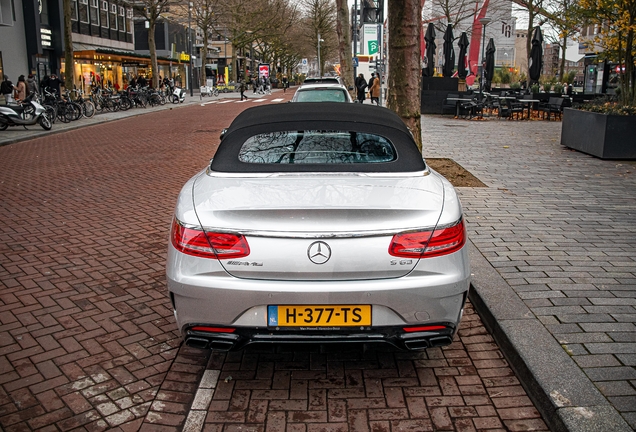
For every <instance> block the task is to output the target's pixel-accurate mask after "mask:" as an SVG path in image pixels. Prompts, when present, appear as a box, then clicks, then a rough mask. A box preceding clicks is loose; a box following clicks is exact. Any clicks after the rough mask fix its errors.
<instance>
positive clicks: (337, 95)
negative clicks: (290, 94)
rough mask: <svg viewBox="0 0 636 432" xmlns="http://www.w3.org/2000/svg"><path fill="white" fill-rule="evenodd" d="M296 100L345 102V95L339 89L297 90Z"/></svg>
mask: <svg viewBox="0 0 636 432" xmlns="http://www.w3.org/2000/svg"><path fill="white" fill-rule="evenodd" d="M296 102H347V97H346V95H345V92H344V91H343V90H340V89H312V90H298V94H297V95H296Z"/></svg>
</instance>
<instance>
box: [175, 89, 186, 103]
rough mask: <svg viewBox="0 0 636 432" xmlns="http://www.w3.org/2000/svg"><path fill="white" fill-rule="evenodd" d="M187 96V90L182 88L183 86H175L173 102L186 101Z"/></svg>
mask: <svg viewBox="0 0 636 432" xmlns="http://www.w3.org/2000/svg"><path fill="white" fill-rule="evenodd" d="M185 97H186V92H185V90H184V89H182V88H181V87H175V88H174V91H173V92H172V103H173V104H177V103H183V101H185Z"/></svg>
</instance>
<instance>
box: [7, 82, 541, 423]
mask: <svg viewBox="0 0 636 432" xmlns="http://www.w3.org/2000/svg"><path fill="white" fill-rule="evenodd" d="M277 96H280V95H277ZM290 96H291V94H288V95H287V97H290ZM230 105H232V107H230ZM230 105H228V106H227V107H226V106H206V107H200V106H192V107H184V108H180V109H178V110H165V111H162V112H157V113H153V114H151V115H148V116H141V117H134V118H129V119H124V120H119V121H116V122H113V123H105V124H99V125H95V126H91V127H85V128H80V129H77V130H73V131H69V132H67V133H59V134H51V135H48V136H46V137H45V138H39V139H35V140H32V141H27V142H21V143H19V144H13V145H8V146H5V147H1V148H0V185H2V186H1V195H0V196H1V198H2V199H1V202H0V214H1V216H2V221H3V224H2V226H1V228H0V263H1V266H0V429H2V430H5V431H22V430H42V431H68V430H81V431H101V430H120V431H136V430H144V431H162V430H188V431H191V430H219V428H220V427H221V426H223V425H225V430H250V429H252V430H280V428H281V427H283V425H286V426H287V428H286V429H287V430H289V431H300V430H309V431H313V430H343V429H347V428H349V429H350V430H375V431H381V430H427V429H430V430H433V428H435V429H436V430H475V429H489V430H504V429H509V430H527V429H532V428H534V429H537V430H546V426H545V424H544V423H543V421H542V420H541V418H540V415H539V413H538V411H537V410H536V409H535V408H534V407H533V405H532V403H531V402H530V401H529V399H528V398H527V396H526V395H525V392H524V390H523V388H522V387H521V386H520V383H519V382H518V380H517V379H516V378H515V377H514V374H513V373H512V370H511V369H510V367H509V366H508V364H507V362H506V361H505V360H504V359H503V355H502V354H501V352H500V351H499V350H498V348H497V346H496V344H494V343H493V340H492V337H491V336H490V335H489V334H488V332H487V331H486V330H485V328H484V327H483V325H482V324H481V322H480V321H479V318H478V316H477V315H476V314H475V313H474V312H473V310H472V308H471V307H469V308H468V310H467V313H466V318H465V320H464V322H463V324H462V330H461V331H460V333H459V336H458V337H457V340H456V341H455V342H454V343H453V345H451V346H450V347H447V348H445V349H434V350H429V351H427V352H426V353H419V354H407V353H400V352H397V353H396V352H393V351H392V350H386V349H363V348H361V347H355V348H354V349H348V350H344V351H342V350H338V351H334V350H333V349H330V348H326V349H325V350H322V351H321V350H316V349H315V348H308V347H294V349H293V350H290V349H289V347H280V348H279V349H278V350H274V351H268V350H262V349H253V348H250V349H248V350H246V351H244V352H239V353H230V354H227V355H218V354H216V355H214V356H210V353H208V352H204V351H199V350H194V349H191V348H188V347H185V346H182V345H181V341H180V339H179V337H178V334H177V332H176V329H175V324H174V320H173V317H172V313H171V310H170V305H169V301H168V299H167V298H166V293H165V277H164V268H163V266H164V260H165V245H166V243H167V235H168V227H169V222H170V218H171V213H172V208H173V206H174V200H175V198H176V196H177V192H178V190H179V189H180V187H181V186H182V184H183V183H184V182H185V180H187V179H188V178H189V177H190V176H191V175H192V174H194V173H195V172H196V171H198V170H199V169H201V167H202V166H203V165H204V163H205V161H206V160H207V159H208V158H209V157H211V156H212V154H213V152H214V148H215V145H216V143H217V141H218V133H219V132H220V130H221V128H222V127H224V126H226V125H228V124H229V122H230V121H231V119H232V118H233V117H234V116H235V115H236V114H237V113H238V111H239V110H241V109H244V108H245V107H246V105H245V104H241V105H239V104H230ZM341 351H342V352H341ZM237 420H240V421H239V422H237Z"/></svg>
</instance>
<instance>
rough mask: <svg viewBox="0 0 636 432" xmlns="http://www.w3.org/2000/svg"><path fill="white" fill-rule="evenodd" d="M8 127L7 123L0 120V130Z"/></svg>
mask: <svg viewBox="0 0 636 432" xmlns="http://www.w3.org/2000/svg"><path fill="white" fill-rule="evenodd" d="M8 127H9V124H8V123H4V122H1V123H0V131H3V130H6V129H7V128H8Z"/></svg>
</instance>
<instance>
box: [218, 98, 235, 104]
mask: <svg viewBox="0 0 636 432" xmlns="http://www.w3.org/2000/svg"><path fill="white" fill-rule="evenodd" d="M230 102H234V99H228V100H224V101H221V102H219V103H220V104H226V103H230Z"/></svg>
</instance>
